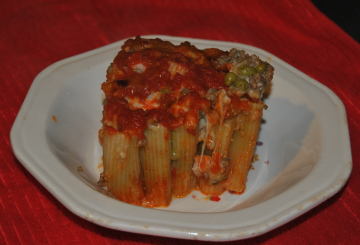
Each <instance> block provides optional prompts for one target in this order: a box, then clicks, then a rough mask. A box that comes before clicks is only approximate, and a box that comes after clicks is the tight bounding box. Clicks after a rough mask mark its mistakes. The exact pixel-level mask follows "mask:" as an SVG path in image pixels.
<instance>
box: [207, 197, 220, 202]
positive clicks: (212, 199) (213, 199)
mask: <svg viewBox="0 0 360 245" xmlns="http://www.w3.org/2000/svg"><path fill="white" fill-rule="evenodd" d="M209 200H210V201H213V202H218V201H220V200H221V199H220V197H218V196H209Z"/></svg>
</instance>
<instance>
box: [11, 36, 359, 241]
mask: <svg viewBox="0 0 360 245" xmlns="http://www.w3.org/2000/svg"><path fill="white" fill-rule="evenodd" d="M147 37H148V38H154V37H155V36H147ZM156 37H160V38H162V39H164V40H169V41H171V42H173V43H175V44H179V43H180V42H183V41H185V40H188V41H190V42H191V43H192V44H194V45H195V46H197V47H198V48H200V49H203V48H209V47H215V48H219V49H222V50H230V49H231V48H233V47H235V48H238V49H244V50H246V51H247V52H248V53H255V54H257V55H259V56H260V58H262V59H264V60H268V61H269V62H270V63H271V64H272V65H273V66H274V67H275V76H274V80H273V85H272V87H271V93H270V96H269V97H268V98H266V99H265V103H266V104H267V105H268V106H269V109H268V110H267V111H265V112H264V122H263V123H262V125H261V131H260V135H259V141H260V142H262V143H263V144H262V145H261V146H260V145H259V146H258V147H257V150H256V154H258V158H259V160H258V161H257V162H255V163H254V164H253V166H254V168H255V170H250V173H249V176H248V182H247V189H246V191H245V193H244V194H243V195H231V194H230V193H225V194H223V195H222V196H221V197H220V198H221V200H220V201H218V202H214V201H210V200H208V198H207V197H205V196H204V195H202V194H200V193H199V192H197V191H194V192H193V193H192V194H191V195H189V196H188V197H186V198H183V199H176V200H173V202H172V203H171V205H170V206H169V207H168V208H162V209H149V208H144V207H138V206H133V205H129V204H126V203H122V202H120V201H117V200H115V199H113V198H111V197H109V196H107V195H106V192H105V191H104V190H102V189H100V188H99V187H98V186H97V185H96V182H97V180H98V178H99V173H100V172H101V168H98V166H99V164H100V158H101V154H102V153H101V147H100V145H99V142H98V136H97V134H98V129H99V128H100V127H101V123H100V119H101V117H102V115H101V111H102V99H103V94H102V91H101V90H100V85H101V83H102V82H104V81H105V74H106V69H107V66H108V65H109V64H110V63H111V62H112V60H113V58H114V57H115V55H116V54H117V52H118V51H119V50H120V47H121V45H122V44H123V43H124V40H123V41H119V42H117V43H114V44H111V45H108V46H105V47H102V48H99V49H96V50H93V51H90V52H87V53H84V54H80V55H77V56H74V57H71V58H68V59H65V60H62V61H59V62H57V63H55V64H53V65H51V66H49V67H48V68H46V69H45V70H44V71H42V72H41V73H40V74H39V75H38V76H37V77H36V79H35V80H34V82H33V84H32V86H31V88H30V91H29V93H28V95H27V97H26V99H25V101H24V104H23V105H22V107H21V110H20V112H19V114H18V116H17V118H16V120H15V123H14V125H13V128H12V130H11V144H12V147H13V151H14V153H15V155H16V157H17V158H18V159H19V161H20V162H21V163H22V164H23V165H24V166H25V167H26V169H28V171H29V172H30V173H31V174H32V175H34V176H35V178H36V179H37V180H38V181H39V182H40V183H41V184H42V185H44V186H45V188H47V189H48V190H49V191H50V192H51V193H52V194H53V195H54V196H55V197H56V198H57V199H58V200H59V201H60V202H61V203H62V204H64V205H65V206H66V207H67V208H68V209H69V210H71V211H72V212H73V213H75V214H76V215H78V216H80V217H82V218H84V219H86V220H89V221H91V222H94V223H96V224H99V225H101V226H105V227H108V228H112V229H117V230H123V231H129V232H135V233H142V234H151V235H159V236H166V237H176V238H184V239H196V240H211V241H229V240H239V239H244V238H248V237H253V236H257V235H260V234H263V233H265V232H268V231H270V230H272V229H275V228H276V227H278V226H280V225H283V224H285V223H287V222H289V221H290V220H292V219H294V218H296V217H298V216H299V215H301V214H303V213H305V212H306V211H308V210H309V209H311V208H313V207H315V206H316V205H318V204H319V203H321V202H323V201H325V200H326V199H328V198H329V197H331V196H332V195H334V194H335V193H336V192H338V191H339V190H340V189H341V187H342V186H344V184H345V182H346V180H347V179H348V177H349V175H350V172H351V169H352V159H351V152H350V143H349V142H350V141H349V134H348V128H347V121H346V113H345V109H344V106H343V103H342V102H341V101H340V100H339V98H338V97H336V96H335V94H334V93H333V92H332V91H330V90H329V89H328V88H326V87H325V86H323V85H322V84H320V83H318V82H316V81H315V80H313V79H311V78H309V77H308V76H307V75H305V74H303V73H301V72H300V71H298V70H296V69H295V68H293V67H291V66H290V65H288V64H286V63H285V62H283V61H281V60H280V59H278V58H276V57H275V56H273V55H271V54H269V53H267V52H265V51H263V50H260V49H258V48H254V47H251V46H247V45H242V44H238V43H228V42H217V41H206V40H198V39H190V38H186V39H184V38H179V37H168V36H156ZM55 121H56V122H55ZM80 166H81V167H82V169H83V171H82V172H78V171H77V170H78V167H80Z"/></svg>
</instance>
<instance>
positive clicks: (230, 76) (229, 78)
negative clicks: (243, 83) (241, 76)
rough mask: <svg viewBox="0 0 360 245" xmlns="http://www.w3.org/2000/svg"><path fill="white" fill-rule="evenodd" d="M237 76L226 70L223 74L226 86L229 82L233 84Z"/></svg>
mask: <svg viewBox="0 0 360 245" xmlns="http://www.w3.org/2000/svg"><path fill="white" fill-rule="evenodd" d="M236 79H237V76H236V74H235V73H233V72H228V73H226V75H225V85H226V86H230V85H231V84H233V82H234V81H236Z"/></svg>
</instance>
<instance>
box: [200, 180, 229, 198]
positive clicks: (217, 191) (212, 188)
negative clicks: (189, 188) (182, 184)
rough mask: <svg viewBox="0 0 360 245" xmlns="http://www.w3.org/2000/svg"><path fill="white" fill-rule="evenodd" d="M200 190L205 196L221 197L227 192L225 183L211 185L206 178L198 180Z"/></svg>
mask: <svg viewBox="0 0 360 245" xmlns="http://www.w3.org/2000/svg"><path fill="white" fill-rule="evenodd" d="M198 186H199V190H200V191H201V192H202V193H203V194H205V195H212V196H219V195H221V194H222V193H223V192H224V191H225V187H224V182H223V181H220V182H218V183H217V184H215V185H211V184H209V183H208V181H207V180H206V179H204V178H198Z"/></svg>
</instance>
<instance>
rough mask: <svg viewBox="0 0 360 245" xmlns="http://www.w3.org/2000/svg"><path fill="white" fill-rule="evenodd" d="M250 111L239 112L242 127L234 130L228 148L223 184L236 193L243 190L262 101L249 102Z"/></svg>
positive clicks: (256, 132) (262, 106) (253, 148)
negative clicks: (226, 169) (228, 165)
mask: <svg viewBox="0 0 360 245" xmlns="http://www.w3.org/2000/svg"><path fill="white" fill-rule="evenodd" d="M249 105H250V108H251V109H250V111H249V112H248V113H247V114H243V113H241V114H239V115H238V116H239V117H240V118H239V120H240V121H241V123H240V124H241V126H242V128H241V129H240V130H235V131H234V134H233V140H234V141H233V142H232V143H231V144H230V148H229V158H230V172H229V174H228V177H227V179H226V180H225V183H224V186H225V187H226V188H227V189H228V190H230V191H234V192H237V193H239V194H240V193H242V192H244V191H245V187H246V180H247V174H248V171H249V168H250V165H251V161H252V157H253V155H254V151H255V146H256V141H257V138H258V134H259V128H260V123H261V118H262V110H263V108H264V107H265V104H264V103H263V102H260V103H252V102H249Z"/></svg>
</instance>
